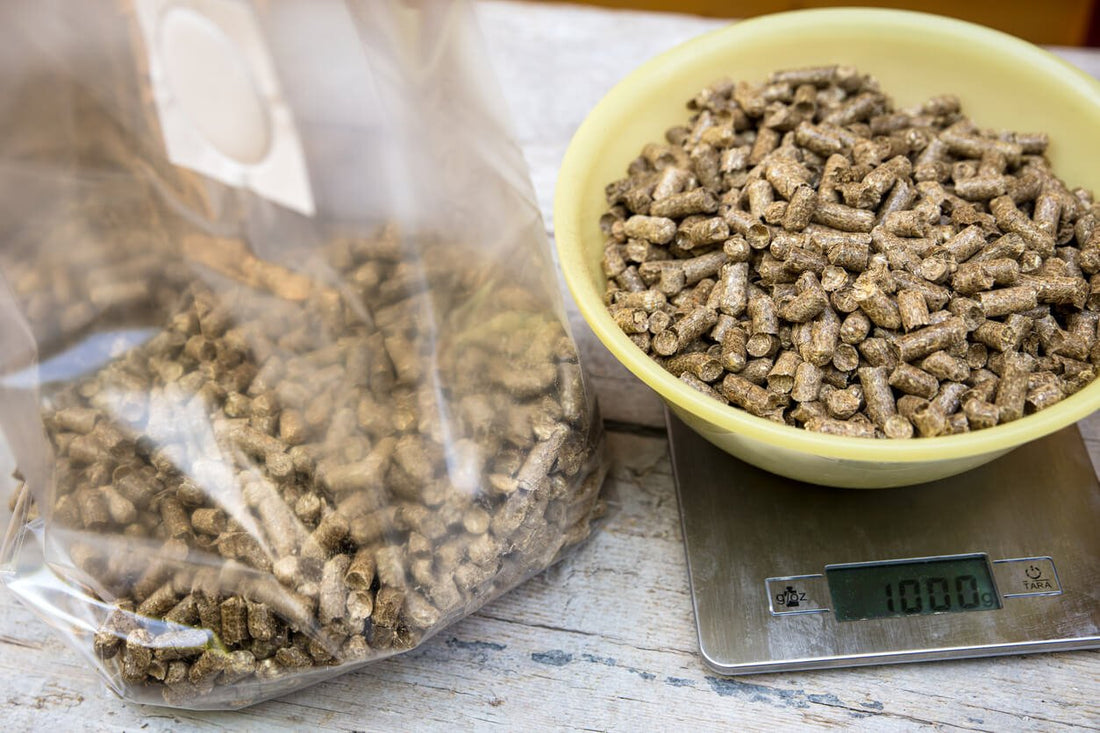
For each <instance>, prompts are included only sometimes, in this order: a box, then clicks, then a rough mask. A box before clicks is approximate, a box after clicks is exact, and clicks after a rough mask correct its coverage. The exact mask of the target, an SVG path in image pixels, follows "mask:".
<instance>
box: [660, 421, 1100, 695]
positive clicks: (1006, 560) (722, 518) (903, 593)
mask: <svg viewBox="0 0 1100 733" xmlns="http://www.w3.org/2000/svg"><path fill="white" fill-rule="evenodd" d="M668 433H669V442H670V446H671V452H672V458H673V468H674V472H675V476H676V485H677V491H678V494H679V503H680V515H681V519H682V521H683V528H684V542H685V545H686V549H687V558H688V572H689V575H690V577H691V588H692V595H693V598H694V603H695V617H696V622H697V624H698V629H699V646H700V650H701V652H702V655H703V657H704V659H705V661H706V663H707V664H708V666H710V667H711V668H712V669H714V670H715V671H717V672H719V673H722V674H729V675H736V674H750V673H758V672H776V671H780V670H796V669H816V668H822V667H847V666H857V665H867V664H885V663H895V662H918V661H928V660H933V659H953V658H960V657H983V656H993V655H1001V654H1023V653H1028V652H1048V651H1060V650H1068V649H1086V648H1091V647H1100V485H1098V484H1097V480H1096V475H1095V473H1094V471H1093V467H1092V464H1091V463H1090V461H1089V456H1088V453H1087V451H1086V450H1085V446H1084V443H1083V442H1082V440H1081V437H1080V434H1079V433H1078V431H1077V429H1076V428H1075V427H1070V428H1067V429H1065V430H1062V431H1061V432H1059V433H1056V434H1054V435H1051V436H1048V437H1047V438H1044V439H1042V440H1038V441H1035V442H1032V443H1030V444H1028V445H1025V446H1023V447H1021V448H1019V449H1017V450H1015V451H1013V452H1012V453H1010V454H1008V455H1007V456H1005V457H1003V458H1000V459H998V460H997V461H994V462H993V463H990V464H987V465H986V466H983V467H981V468H978V469H975V470H973V471H970V472H969V473H966V474H963V475H960V476H956V477H953V478H950V479H944V480H942V481H937V482H934V483H929V484H923V485H920V486H912V487H905V488H894V489H881V490H858V489H855V490H852V489H832V488H826V487H821V486H812V485H809V484H803V483H799V482H795V481H791V480H789V479H785V478H781V477H779V476H776V475H774V474H770V473H766V472H764V471H761V470H759V469H757V468H754V467H752V466H749V465H748V464H746V463H743V462H741V461H739V460H737V459H735V458H733V457H732V456H730V455H728V454H726V453H724V452H722V451H720V450H719V449H717V448H715V447H714V446H713V445H711V444H710V443H708V442H707V441H706V440H704V439H703V438H701V437H699V436H698V435H697V434H696V433H694V432H693V431H692V430H691V429H690V428H688V427H687V426H685V425H684V424H683V423H682V422H681V421H680V420H678V419H677V418H676V417H675V416H674V415H672V414H671V413H669V414H668Z"/></svg>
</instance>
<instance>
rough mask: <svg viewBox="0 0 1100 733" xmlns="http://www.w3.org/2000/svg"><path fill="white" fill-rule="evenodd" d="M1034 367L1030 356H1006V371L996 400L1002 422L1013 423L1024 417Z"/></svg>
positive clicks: (1032, 358) (998, 388) (1018, 354)
mask: <svg viewBox="0 0 1100 733" xmlns="http://www.w3.org/2000/svg"><path fill="white" fill-rule="evenodd" d="M1034 366H1035V359H1034V357H1032V356H1031V355H1029V354H1022V353H1020V352H1016V351H1013V352H1009V353H1006V354H1005V355H1004V370H1003V372H1002V373H1001V381H1000V383H999V384H998V386H997V396H996V399H995V400H994V404H995V405H997V408H998V410H999V414H1000V420H1001V422H1011V421H1013V420H1019V419H1020V418H1021V417H1023V415H1024V406H1025V403H1026V401H1027V381H1028V375H1029V374H1030V373H1031V371H1032V370H1033V369H1034Z"/></svg>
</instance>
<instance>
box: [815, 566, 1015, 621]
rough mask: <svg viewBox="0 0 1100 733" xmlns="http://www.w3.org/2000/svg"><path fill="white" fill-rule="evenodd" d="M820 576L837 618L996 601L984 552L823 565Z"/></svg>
mask: <svg viewBox="0 0 1100 733" xmlns="http://www.w3.org/2000/svg"><path fill="white" fill-rule="evenodd" d="M825 578H826V580H827V581H828V584H829V593H830V595H831V596H832V599H833V613H834V614H835V615H836V619H837V620H838V621H859V620H863V619H873V618H889V617H892V616H918V615H919V616H927V615H931V614H937V613H960V612H964V611H992V610H995V609H998V608H1000V607H1001V598H1000V594H999V593H997V589H996V586H994V584H993V575H992V573H991V572H990V569H989V560H988V559H987V558H986V556H985V555H955V556H951V557H931V558H920V559H917V560H889V561H886V562H868V563H850V564H845V565H827V566H826V567H825Z"/></svg>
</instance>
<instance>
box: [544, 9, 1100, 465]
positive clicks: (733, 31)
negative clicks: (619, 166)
mask: <svg viewBox="0 0 1100 733" xmlns="http://www.w3.org/2000/svg"><path fill="white" fill-rule="evenodd" d="M808 23H810V24H814V25H815V26H817V27H820V26H823V25H824V26H841V27H844V28H848V29H850V28H851V26H852V24H853V23H858V24H860V25H863V26H868V29H869V30H874V29H875V28H887V27H889V28H897V27H898V26H900V25H903V26H904V27H905V29H906V31H907V32H910V33H914V34H922V33H931V34H936V35H940V36H944V35H947V36H954V37H956V38H958V39H960V40H964V39H965V41H966V42H967V43H971V44H973V43H980V44H984V45H985V46H987V47H989V48H990V49H991V50H996V51H997V52H999V53H1004V54H1008V55H1010V56H1012V57H1013V58H1014V59H1015V61H1016V62H1017V63H1022V64H1030V65H1033V66H1035V67H1038V68H1039V69H1040V70H1042V71H1043V72H1045V73H1049V74H1051V75H1052V76H1056V77H1057V78H1058V79H1059V82H1060V83H1062V84H1065V85H1067V87H1069V88H1070V89H1072V90H1073V91H1075V92H1077V93H1080V94H1083V95H1087V96H1091V97H1092V98H1093V99H1094V101H1095V103H1096V105H1097V106H1098V107H1100V81H1097V80H1096V79H1093V78H1092V77H1091V76H1089V75H1088V74H1086V73H1084V72H1083V71H1081V70H1080V69H1078V68H1076V67H1074V66H1072V65H1071V64H1069V63H1067V62H1065V61H1063V60H1062V59H1060V58H1058V57H1057V56H1054V55H1053V54H1051V53H1049V52H1047V51H1045V50H1043V49H1041V48H1039V47H1038V46H1035V45H1033V44H1031V43H1028V42H1027V41H1024V40H1021V39H1019V38H1016V37H1014V36H1011V35H1009V34H1007V33H1003V32H1001V31H997V30H993V29H991V28H987V27H984V26H981V25H977V24H974V23H969V22H966V21H961V20H956V19H953V18H946V17H943V16H938V15H933V14H930V13H921V12H915V11H907V10H892V9H881V8H823V9H807V10H793V11H788V12H782V13H774V14H769V15H763V16H758V17H755V18H750V19H747V20H741V21H737V22H735V23H733V24H731V25H729V26H726V27H723V28H719V29H717V30H713V31H709V32H707V33H704V34H702V35H699V36H696V37H695V38H692V39H689V40H688V41H685V42H684V43H681V44H679V45H677V46H675V47H673V48H672V49H669V50H667V51H665V52H663V53H661V54H659V55H657V56H655V57H653V58H652V59H650V60H649V61H646V62H645V63H643V64H642V65H641V66H638V67H637V68H636V69H634V70H633V71H632V72H630V73H629V74H628V75H627V76H626V77H624V78H623V79H622V80H621V81H619V82H618V83H617V84H616V85H615V86H614V87H612V88H611V90H610V91H608V92H607V94H606V95H605V96H604V97H603V98H602V99H601V100H600V101H599V103H597V105H596V106H595V107H594V108H593V109H592V110H591V111H590V112H589V113H588V115H587V116H586V117H585V119H584V121H583V122H582V123H581V125H580V126H579V127H578V129H577V131H576V133H575V134H574V135H573V138H572V140H571V141H570V143H569V146H568V148H567V149H566V152H565V156H564V157H563V159H562V164H561V168H560V170H559V173H558V179H557V184H556V186H555V195H554V206H553V226H554V240H555V247H556V248H557V252H558V258H559V264H560V267H561V268H562V274H563V277H564V279H565V282H566V285H567V287H568V288H569V290H570V292H571V293H572V295H573V298H574V301H575V302H576V304H577V307H578V309H579V311H580V313H581V315H582V317H583V318H584V319H585V321H586V322H587V323H588V325H589V327H590V328H591V329H592V330H593V332H594V333H595V334H596V337H597V338H598V339H599V340H600V341H601V342H602V343H603V344H604V346H606V347H607V349H608V350H609V351H611V353H612V355H614V356H615V357H616V358H617V359H618V360H619V361H620V362H621V363H622V364H623V365H624V366H626V368H627V369H628V370H629V371H630V372H632V373H633V374H634V375H635V376H636V377H638V378H639V379H641V380H642V381H643V382H644V383H645V384H647V385H648V386H649V387H650V388H652V389H654V390H655V391H656V392H657V393H658V394H659V395H660V396H661V397H662V398H663V399H664V400H665V401H666V402H668V403H670V404H671V405H673V406H675V407H677V408H679V409H680V410H681V411H684V412H687V413H690V414H691V415H694V416H695V417H696V418H698V419H701V420H704V421H706V422H708V423H710V424H711V425H712V426H713V427H714V428H716V429H718V430H722V431H726V432H729V433H733V434H735V435H737V436H740V437H746V438H751V439H753V440H756V441H759V442H761V443H764V444H768V445H772V446H776V447H781V448H785V449H788V450H796V451H801V452H804V453H809V454H813V455H816V456H821V457H826V458H833V459H840V460H852V461H875V462H879V463H881V462H890V463H920V462H928V461H940V460H948V459H955V458H963V457H968V456H979V455H983V454H987V453H994V452H1004V451H1006V450H1009V449H1011V448H1013V447H1016V446H1017V445H1020V444H1022V443H1025V442H1028V441H1030V440H1035V439H1037V438H1040V437H1042V436H1044V435H1047V434H1049V433H1052V432H1054V431H1056V430H1058V429H1060V428H1063V427H1066V426H1067V425H1070V424H1071V423H1075V422H1077V421H1078V420H1080V419H1082V418H1084V417H1087V416H1088V415H1090V414H1092V413H1093V412H1094V411H1095V410H1096V407H1097V405H1098V404H1100V378H1098V379H1096V380H1094V381H1093V382H1092V383H1091V384H1090V385H1088V386H1087V387H1085V388H1084V389H1083V390H1080V391H1079V392H1077V393H1075V394H1073V395H1071V396H1069V397H1067V398H1066V399H1064V400H1062V401H1061V402H1059V403H1057V404H1055V405H1052V406H1051V407H1048V408H1045V409H1043V410H1040V411H1038V412H1036V413H1033V414H1031V415H1028V416H1025V417H1023V418H1020V419H1019V420H1015V421H1013V422H1009V423H1005V424H1002V425H997V426H995V427H992V428H986V429H983V430H975V431H972V432H968V433H962V434H958V435H948V436H939V437H934V438H916V439H912V440H890V439H879V440H876V439H868V438H854V437H845V436H837V435H827V434H823V433H815V432H812V431H809V430H806V429H805V428H800V427H793V426H789V425H783V424H779V423H776V422H773V421H771V420H768V419H766V418H761V417H757V416H755V415H752V414H750V413H748V412H746V411H744V410H741V409H740V408H737V407H733V406H730V405H723V404H721V403H720V402H718V401H716V400H714V399H712V398H710V397H708V396H706V395H704V394H702V393H700V392H698V391H696V390H695V389H693V388H692V387H690V386H688V385H687V384H685V383H683V382H682V381H680V380H679V379H677V378H676V377H674V376H673V375H672V374H671V373H669V372H667V371H665V370H664V369H663V368H661V367H660V366H658V365H657V363H656V362H654V361H653V360H652V358H651V357H649V356H648V355H646V354H645V353H644V352H642V350H641V349H639V348H638V347H637V346H636V345H635V344H634V343H633V342H632V341H630V339H629V338H627V336H626V335H625V334H624V333H623V332H622V331H621V330H620V329H619V327H618V326H617V325H616V324H615V322H614V321H613V320H612V319H611V316H610V314H609V313H608V311H607V308H606V307H605V306H604V303H603V299H602V297H592V296H593V295H595V296H601V295H602V294H601V293H598V292H597V293H593V292H591V291H592V288H591V285H590V283H589V282H586V278H587V274H586V271H585V268H584V258H583V257H582V255H581V251H580V241H581V232H582V231H583V230H584V223H583V222H582V221H581V220H580V210H581V206H580V197H579V196H572V195H571V192H576V191H580V190H582V186H581V185H580V184H581V182H582V181H584V180H585V179H586V178H587V169H588V166H587V161H588V160H589V159H591V158H593V157H594V156H595V155H596V154H597V153H598V151H599V149H600V147H601V146H602V140H603V138H604V137H605V134H606V133H607V131H608V127H609V126H608V125H607V124H606V122H605V119H604V118H607V117H609V116H610V117H613V116H615V115H616V114H617V113H618V112H619V111H620V110H621V109H622V108H623V107H624V106H629V105H630V103H631V100H633V99H634V98H635V96H636V95H638V94H639V93H640V92H642V91H643V90H644V88H645V87H646V86H647V80H648V79H649V78H650V77H651V76H652V75H658V76H660V75H663V74H664V73H665V71H664V69H665V67H667V66H675V65H677V64H678V63H679V62H680V61H681V60H685V59H687V58H688V57H691V56H697V55H707V54H708V53H709V52H711V51H712V50H713V49H716V48H719V47H722V46H725V45H726V44H729V43H733V42H736V40H737V39H738V38H740V37H743V36H747V35H759V34H769V35H773V34H779V33H787V34H790V33H792V32H796V31H797V30H798V28H799V27H800V26H804V25H805V24H808Z"/></svg>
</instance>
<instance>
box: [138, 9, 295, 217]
mask: <svg viewBox="0 0 1100 733" xmlns="http://www.w3.org/2000/svg"><path fill="white" fill-rule="evenodd" d="M134 6H135V9H136V11H137V15H138V21H139V23H140V25H141V30H142V34H143V35H144V38H145V46H146V48H147V49H148V53H149V76H150V84H151V85H152V90H153V99H154V103H155V105H156V110H157V117H158V118H159V120H160V126H161V132H162V133H163V135H164V144H165V147H166V149H167V153H168V158H169V160H171V161H172V162H173V163H174V164H176V165H179V166H183V167H185V168H190V169H191V170H194V171H197V172H199V173H202V174H204V175H207V176H210V177H211V178H215V179H217V180H219V181H222V182H223V183H226V184H229V185H230V186H237V187H240V188H247V189H249V190H251V191H253V192H255V193H256V194H259V195H260V196H263V197H264V198H267V199H270V200H271V201H274V202H275V203H277V204H281V205H283V206H286V207H288V208H291V209H294V210H295V211H298V212H300V213H302V214H305V215H307V216H312V215H313V214H314V211H315V209H314V202H313V192H312V190H311V188H310V185H309V176H308V172H307V170H306V165H305V157H304V156H303V154H302V146H301V142H300V139H299V137H298V132H297V129H296V127H295V124H294V117H293V115H292V114H291V111H290V109H289V108H288V107H287V105H286V103H285V102H284V101H283V97H282V91H281V89H280V86H279V80H278V77H277V76H276V75H275V68H274V65H273V64H272V62H271V57H270V55H269V54H268V51H267V46H266V44H265V43H264V38H263V35H262V34H261V33H260V29H259V25H258V23H257V21H256V17H255V15H254V14H253V12H252V8H251V6H250V5H248V4H247V3H244V2H238V1H236V0H134Z"/></svg>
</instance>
